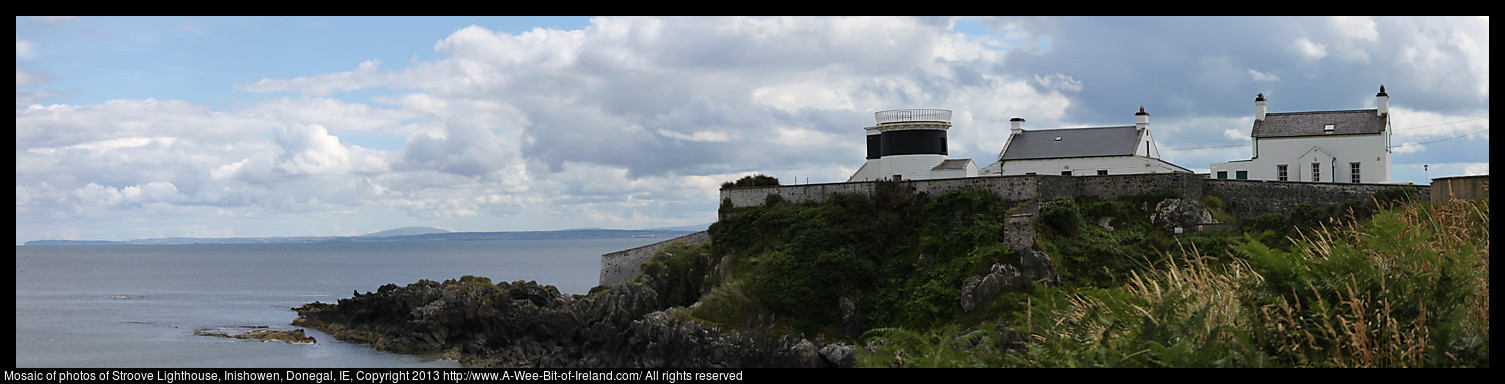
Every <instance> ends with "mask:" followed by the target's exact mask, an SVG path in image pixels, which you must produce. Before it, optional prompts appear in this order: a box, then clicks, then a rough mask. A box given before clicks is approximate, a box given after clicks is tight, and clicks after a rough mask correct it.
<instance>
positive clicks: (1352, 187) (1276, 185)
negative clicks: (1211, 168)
mask: <svg viewBox="0 0 1505 384" xmlns="http://www.w3.org/2000/svg"><path fill="white" fill-rule="evenodd" d="M1204 184H1205V186H1204V192H1205V193H1207V194H1211V195H1214V196H1217V197H1218V198H1221V199H1223V202H1224V203H1225V204H1227V210H1228V213H1232V214H1233V215H1234V216H1238V217H1255V216H1259V215H1264V214H1270V213H1280V214H1290V213H1291V211H1292V210H1294V209H1296V206H1297V205H1301V204H1302V203H1308V204H1313V205H1318V206H1328V205H1336V204H1342V203H1343V202H1345V201H1348V200H1359V201H1368V200H1369V198H1370V197H1371V196H1374V193H1375V192H1379V191H1382V190H1385V189H1389V188H1395V187H1398V186H1401V185H1395V184H1345V183H1323V182H1311V181H1260V180H1224V179H1207V180H1206V181H1205V183H1204ZM1414 187H1416V188H1417V190H1418V192H1419V193H1420V198H1421V199H1423V200H1426V199H1428V198H1429V196H1430V190H1431V188H1430V187H1428V186H1423V185H1418V186H1414Z"/></svg>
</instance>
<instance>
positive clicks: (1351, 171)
mask: <svg viewBox="0 0 1505 384" xmlns="http://www.w3.org/2000/svg"><path fill="white" fill-rule="evenodd" d="M1348 175H1349V176H1348V177H1349V179H1350V180H1352V181H1353V182H1354V183H1355V184H1357V183H1358V182H1359V163H1348Z"/></svg>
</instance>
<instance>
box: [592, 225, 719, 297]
mask: <svg viewBox="0 0 1505 384" xmlns="http://www.w3.org/2000/svg"><path fill="white" fill-rule="evenodd" d="M707 241H711V233H710V232H706V231H700V232H695V233H691V234H688V235H684V236H680V237H676V238H673V239H669V240H664V241H660V242H657V243H653V244H648V245H644V246H641V247H637V248H633V249H628V250H624V251H616V252H612V253H608V254H604V255H601V278H600V279H599V284H600V285H607V286H610V285H613V284H616V283H623V282H627V281H631V280H632V279H633V278H636V277H637V276H638V274H639V273H642V272H643V262H644V261H648V258H650V257H653V254H654V253H657V252H658V250H660V249H664V247H667V246H669V245H671V244H674V243H676V242H684V243H687V244H700V243H704V242H707Z"/></svg>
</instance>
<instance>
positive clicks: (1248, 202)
mask: <svg viewBox="0 0 1505 384" xmlns="http://www.w3.org/2000/svg"><path fill="white" fill-rule="evenodd" d="M900 183H901V184H903V185H905V186H908V187H910V188H913V189H914V190H915V191H916V192H922V193H927V194H930V195H938V194H941V193H945V192H949V191H954V190H960V189H984V190H989V191H993V192H994V193H997V194H998V196H999V197H1001V198H1003V200H1004V201H1011V202H1019V201H1025V200H1029V199H1041V200H1044V199H1049V198H1053V197H1057V196H1064V197H1077V196H1090V197H1095V198H1099V199H1104V200H1109V199H1116V198H1120V197H1125V196H1135V195H1145V194H1161V193H1174V194H1178V195H1181V196H1185V197H1188V198H1193V199H1199V198H1201V197H1202V196H1203V195H1208V194H1210V195H1214V196H1217V197H1218V198H1220V199H1222V200H1223V202H1224V203H1226V204H1227V205H1228V208H1229V212H1230V213H1232V214H1234V215H1235V216H1238V217H1253V216H1259V215H1263V214H1266V213H1282V214H1289V213H1290V212H1291V210H1293V209H1295V208H1296V206H1297V205H1298V204H1301V203H1311V204H1315V205H1334V204H1340V203H1343V202H1344V201H1347V200H1361V201H1362V200H1364V199H1368V198H1369V197H1370V196H1373V195H1374V193H1375V192H1378V191H1381V190H1384V189H1387V188H1394V187H1398V186H1402V185H1398V184H1348V183H1321V182H1302V181H1260V180H1224V179H1209V178H1207V175H1199V174H1189V173H1160V174H1141V175H1104V176H1056V175H1022V176H980V177H965V178H955V179H932V180H907V181H901V182H900ZM876 185H877V182H855V183H829V184H805V185H783V186H776V187H753V188H727V189H722V190H721V198H722V200H723V201H730V202H731V205H732V207H733V208H742V207H753V206H759V205H763V202H764V201H765V200H766V199H767V197H768V196H769V195H779V196H780V197H782V198H783V199H784V200H785V201H788V202H794V203H798V202H804V201H814V202H817V203H820V202H825V200H826V196H828V195H830V194H832V193H858V194H871V193H872V191H873V188H874V186H876ZM1414 187H1416V188H1417V189H1418V190H1419V192H1420V193H1421V197H1422V198H1424V199H1425V198H1429V197H1430V194H1429V191H1430V188H1429V187H1428V186H1425V185H1416V186H1414Z"/></svg>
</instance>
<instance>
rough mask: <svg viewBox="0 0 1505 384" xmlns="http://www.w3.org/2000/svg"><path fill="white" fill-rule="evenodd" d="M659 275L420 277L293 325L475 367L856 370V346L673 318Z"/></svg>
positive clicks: (304, 309)
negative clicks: (551, 281)
mask: <svg viewBox="0 0 1505 384" xmlns="http://www.w3.org/2000/svg"><path fill="white" fill-rule="evenodd" d="M655 280H656V279H653V278H647V279H639V281H636V282H630V283H622V284H618V285H615V286H612V287H611V289H610V290H608V291H605V292H597V293H593V294H592V295H590V296H571V295H565V294H561V293H559V291H558V290H557V289H555V288H554V287H553V286H547V285H539V284H537V283H534V282H531V281H530V282H522V281H519V282H513V283H505V282H504V283H497V284H492V283H491V281H490V280H489V279H487V278H484V277H474V276H465V277H462V278H460V279H458V280H446V281H444V282H434V281H431V280H421V281H419V282H416V283H412V284H409V285H407V286H405V287H399V286H397V285H395V284H387V285H384V286H382V287H381V288H379V289H378V290H377V292H375V293H370V292H368V293H366V294H360V293H359V292H357V293H356V294H355V295H354V297H351V298H348V299H341V300H340V301H339V302H338V303H337V304H326V303H318V302H315V303H310V304H307V305H304V306H301V307H298V308H293V309H294V310H295V311H297V312H298V315H299V317H298V319H297V320H295V321H294V322H293V325H295V326H301V327H308V328H313V329H317V330H320V331H322V332H325V333H328V334H330V335H331V336H333V337H335V338H336V339H340V340H344V341H349V342H360V343H368V344H371V345H372V346H373V347H374V348H376V349H378V350H382V351H391V352H400V353H442V354H443V355H444V356H445V357H447V358H453V359H456V360H459V361H460V363H461V364H464V365H467V366H476V367H551V368H597V367H611V368H656V367H675V368H697V367H705V368H740V367H851V366H852V365H853V362H854V360H853V354H852V347H849V346H846V345H842V344H826V343H824V342H823V341H821V340H807V339H805V338H803V337H801V336H799V335H785V334H776V333H775V332H772V331H771V326H763V327H760V326H757V325H755V324H749V325H748V326H746V327H741V328H740V329H737V330H723V329H720V328H718V327H711V328H709V329H707V328H703V327H701V326H700V325H699V324H697V323H695V322H691V321H684V320H676V319H672V318H671V316H670V315H669V314H668V312H666V311H665V310H667V309H670V307H671V305H670V304H669V303H668V302H667V301H668V300H667V299H665V298H664V297H663V295H661V294H660V293H659V292H660V289H658V288H656V287H655V286H656V285H661V284H660V283H656V282H655Z"/></svg>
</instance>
